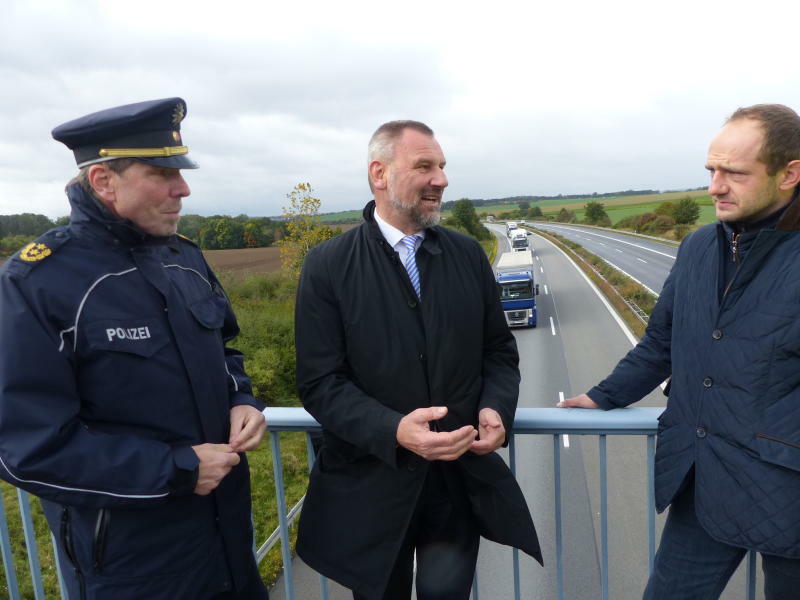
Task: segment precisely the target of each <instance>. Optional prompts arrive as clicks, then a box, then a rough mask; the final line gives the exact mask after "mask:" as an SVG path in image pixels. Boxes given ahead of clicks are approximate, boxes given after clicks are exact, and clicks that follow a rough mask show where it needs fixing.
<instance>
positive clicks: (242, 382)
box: [0, 185, 262, 600]
mask: <svg viewBox="0 0 800 600" xmlns="http://www.w3.org/2000/svg"><path fill="white" fill-rule="evenodd" d="M68 196H69V199H70V203H71V205H72V217H71V222H70V225H69V226H68V227H64V228H59V229H55V230H52V231H50V232H49V233H47V234H44V236H42V237H41V238H40V239H39V240H37V242H35V243H33V244H31V245H29V246H28V247H26V248H25V249H23V251H22V252H21V253H19V254H18V255H15V256H14V257H13V258H11V259H10V260H9V261H8V262H7V263H6V264H5V265H4V266H3V268H2V270H0V339H2V340H3V352H2V353H0V476H1V477H2V478H3V479H4V480H6V481H8V482H9V483H12V484H14V485H15V486H18V487H21V488H23V489H25V490H27V491H29V492H31V493H33V494H36V495H37V496H39V497H40V498H41V499H42V501H43V505H44V508H45V513H46V515H47V518H48V521H49V523H50V527H51V529H52V531H53V533H54V535H55V537H56V540H57V544H58V548H59V551H60V559H61V566H62V569H63V570H64V572H65V575H66V577H65V579H66V581H67V584H68V587H69V591H70V597H71V598H74V599H76V600H77V599H78V598H104V599H105V598H115V599H117V600H122V599H128V598H130V599H134V598H135V599H137V600H141V599H142V598H147V599H149V600H152V599H158V598H163V599H165V600H166V599H170V600H174V599H176V598H180V599H184V598H186V599H192V600H194V599H197V598H206V597H210V596H211V595H212V594H213V593H218V592H224V591H226V590H230V589H232V588H237V587H240V586H241V585H243V584H244V582H246V581H247V580H252V579H251V578H252V577H256V576H257V572H256V571H255V563H254V560H253V555H252V528H251V521H250V514H251V512H250V490H249V474H248V467H247V461H246V460H245V457H244V456H243V455H242V457H241V458H242V461H241V463H240V464H239V465H238V466H237V467H235V468H234V469H233V470H232V471H231V472H230V474H229V475H228V476H227V477H225V478H224V479H223V480H222V483H221V484H220V486H219V487H218V488H217V489H216V490H215V491H214V492H213V493H212V494H211V495H208V496H198V495H196V494H194V493H193V490H194V487H195V483H196V478H197V470H196V467H197V465H198V459H197V456H196V455H195V453H194V451H193V450H192V449H191V446H192V445H196V444H202V443H204V442H213V443H227V441H228V435H229V429H230V417H229V412H230V409H231V407H232V406H235V405H239V404H249V405H252V406H255V407H257V408H259V409H261V408H262V407H261V406H260V405H259V404H258V403H257V402H256V401H255V400H254V399H253V397H252V395H251V391H250V384H249V380H248V378H247V376H246V375H245V373H244V370H243V363H242V356H241V354H240V353H238V352H236V351H235V350H232V349H228V348H226V347H225V342H226V341H227V340H229V339H231V338H232V337H233V336H235V335H236V334H237V333H238V327H237V324H236V321H235V318H234V315H233V312H232V311H231V307H230V305H229V303H228V301H227V299H226V297H225V295H224V293H223V291H222V289H221V287H220V285H219V283H218V282H217V280H216V278H215V277H214V275H213V273H212V272H211V270H210V269H209V267H208V265H207V264H206V262H205V261H204V259H203V256H202V254H201V252H200V251H199V250H198V249H197V248H196V247H195V246H194V245H193V244H191V243H189V242H187V241H184V240H179V239H178V238H177V237H175V236H172V237H170V238H152V237H149V236H146V235H143V234H142V233H140V232H139V231H137V230H136V229H134V228H132V227H131V226H129V224H126V223H125V222H121V221H114V220H112V219H110V218H109V217H108V215H107V214H105V212H104V211H103V210H102V209H101V208H100V207H99V205H98V204H97V203H96V202H95V201H94V200H93V199H91V198H90V197H89V196H88V195H87V194H86V193H85V192H83V190H82V189H81V188H80V187H79V186H78V185H72V186H70V187H69V188H68Z"/></svg>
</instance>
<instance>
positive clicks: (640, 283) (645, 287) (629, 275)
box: [581, 259, 658, 298]
mask: <svg viewBox="0 0 800 600" xmlns="http://www.w3.org/2000/svg"><path fill="white" fill-rule="evenodd" d="M603 260H605V259H603ZM606 264H607V265H608V266H610V267H614V268H615V269H616V270H617V271H619V272H620V273H622V274H623V275H625V277H630V278H631V279H633V280H634V281H635V282H636V283H638V284H639V285H640V286H642V287H643V288H644V289H646V290H647V291H648V292H650V293H651V294H653V296H655V297H656V298H658V294H657V293H656V292H655V290H652V289H650V288H649V287H647V286H646V285H645V284H643V283H642V282H641V281H639V280H638V279H636V277H634V276H633V275H631V274H630V273H628V272H627V271H623V270H622V269H620V268H619V267H618V266H617V265H615V264H614V263H612V262H611V261H610V260H606ZM581 272H582V271H581Z"/></svg>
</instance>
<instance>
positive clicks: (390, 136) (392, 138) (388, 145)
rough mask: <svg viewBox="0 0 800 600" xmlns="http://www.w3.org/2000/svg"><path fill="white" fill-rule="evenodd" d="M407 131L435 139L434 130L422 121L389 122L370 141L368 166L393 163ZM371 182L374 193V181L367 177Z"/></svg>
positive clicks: (377, 130) (370, 185) (379, 128)
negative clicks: (380, 162) (397, 144)
mask: <svg viewBox="0 0 800 600" xmlns="http://www.w3.org/2000/svg"><path fill="white" fill-rule="evenodd" d="M406 129H412V130H414V131H418V132H419V133H422V134H424V135H429V136H431V137H433V129H431V128H430V127H428V126H427V125H425V123H422V122H421V121H411V120H403V121H389V122H388V123H384V124H383V125H381V126H380V127H378V128H377V129H376V130H375V133H373V134H372V137H371V138H370V140H369V145H368V146H367V165H369V164H370V163H371V162H372V161H373V160H380V161H382V162H391V160H392V159H393V158H394V149H395V144H396V143H397V140H399V139H400V138H401V137H402V135H403V132H404V131H405V130H406ZM367 180H368V181H369V189H370V191H372V192H374V191H375V190H374V189H373V187H372V180H371V179H370V178H369V176H367Z"/></svg>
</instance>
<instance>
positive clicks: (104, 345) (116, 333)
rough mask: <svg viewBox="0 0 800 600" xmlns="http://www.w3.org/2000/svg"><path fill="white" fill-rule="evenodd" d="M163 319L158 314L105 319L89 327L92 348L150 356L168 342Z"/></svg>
mask: <svg viewBox="0 0 800 600" xmlns="http://www.w3.org/2000/svg"><path fill="white" fill-rule="evenodd" d="M164 327H165V325H164V322H163V320H161V319H158V318H156V317H141V318H130V319H106V320H100V321H94V322H92V323H89V324H88V325H87V326H86V337H87V340H88V344H89V348H90V349H91V350H102V351H111V352H124V353H127V354H136V355H138V356H142V357H144V358H149V357H151V356H153V355H154V354H155V353H156V352H158V351H159V350H160V349H161V348H163V347H164V346H165V345H166V344H167V343H168V342H169V334H168V333H167V332H166V331H165V330H164Z"/></svg>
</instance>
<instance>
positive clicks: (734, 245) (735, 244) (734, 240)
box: [731, 231, 739, 265]
mask: <svg viewBox="0 0 800 600" xmlns="http://www.w3.org/2000/svg"><path fill="white" fill-rule="evenodd" d="M731 253H732V254H733V262H734V263H736V264H737V265H738V264H739V234H738V233H736V232H735V231H734V232H732V233H731Z"/></svg>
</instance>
